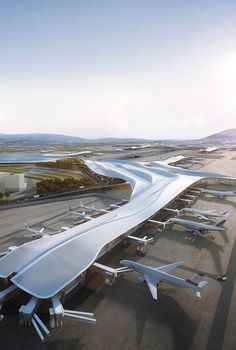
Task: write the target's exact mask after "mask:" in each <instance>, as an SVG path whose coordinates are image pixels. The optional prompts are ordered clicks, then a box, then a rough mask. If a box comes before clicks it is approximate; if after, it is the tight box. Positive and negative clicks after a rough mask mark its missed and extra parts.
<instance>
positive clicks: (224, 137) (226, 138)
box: [205, 128, 236, 142]
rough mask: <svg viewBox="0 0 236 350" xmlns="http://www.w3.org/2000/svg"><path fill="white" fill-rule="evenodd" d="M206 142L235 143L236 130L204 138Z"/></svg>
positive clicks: (224, 131) (228, 130)
mask: <svg viewBox="0 0 236 350" xmlns="http://www.w3.org/2000/svg"><path fill="white" fill-rule="evenodd" d="M205 140H208V141H218V142H236V128H234V129H227V130H223V131H220V132H218V133H216V134H213V135H210V136H208V137H206V138H205Z"/></svg>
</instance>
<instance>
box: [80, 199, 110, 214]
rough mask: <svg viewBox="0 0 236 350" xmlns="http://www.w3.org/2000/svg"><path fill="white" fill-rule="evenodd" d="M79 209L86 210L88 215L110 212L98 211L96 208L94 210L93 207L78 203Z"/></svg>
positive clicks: (107, 211)
mask: <svg viewBox="0 0 236 350" xmlns="http://www.w3.org/2000/svg"><path fill="white" fill-rule="evenodd" d="M80 207H81V208H83V209H85V210H87V211H88V212H90V213H91V212H98V213H109V212H110V211H109V210H106V209H98V208H95V207H94V206H88V205H85V204H83V203H82V202H80Z"/></svg>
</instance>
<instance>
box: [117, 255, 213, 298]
mask: <svg viewBox="0 0 236 350" xmlns="http://www.w3.org/2000/svg"><path fill="white" fill-rule="evenodd" d="M120 263H121V264H122V265H124V266H126V267H127V268H130V269H133V270H135V271H137V272H139V273H141V274H142V275H143V277H142V279H139V280H141V281H142V282H144V281H146V282H147V285H148V288H149V290H150V292H151V294H152V297H153V299H155V300H157V287H158V285H159V283H160V282H166V283H169V284H172V285H176V286H179V287H183V288H190V289H191V290H192V291H193V292H194V293H195V294H196V296H197V297H198V298H200V297H201V293H200V292H201V289H202V288H203V287H204V286H205V285H206V284H207V283H208V282H207V281H204V280H202V279H201V277H203V275H200V274H199V275H195V276H193V278H192V279H187V280H184V279H183V278H180V277H176V276H173V275H171V274H169V273H168V272H169V271H171V270H173V269H175V268H176V267H178V266H179V265H181V264H182V261H179V262H176V263H173V264H169V265H165V266H161V267H157V268H155V267H151V266H145V265H143V264H140V263H137V262H134V261H132V260H121V262H120Z"/></svg>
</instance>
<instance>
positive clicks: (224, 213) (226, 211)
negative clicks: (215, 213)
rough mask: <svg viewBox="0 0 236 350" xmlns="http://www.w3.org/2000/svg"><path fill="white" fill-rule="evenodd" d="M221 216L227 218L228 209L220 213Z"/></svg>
mask: <svg viewBox="0 0 236 350" xmlns="http://www.w3.org/2000/svg"><path fill="white" fill-rule="evenodd" d="M220 214H221V215H224V216H228V215H229V209H226V210H222V211H221V212H220Z"/></svg>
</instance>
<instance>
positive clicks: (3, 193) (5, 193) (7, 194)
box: [0, 192, 10, 199]
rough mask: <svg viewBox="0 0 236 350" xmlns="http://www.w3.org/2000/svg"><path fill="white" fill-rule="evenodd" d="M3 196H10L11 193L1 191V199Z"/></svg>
mask: <svg viewBox="0 0 236 350" xmlns="http://www.w3.org/2000/svg"><path fill="white" fill-rule="evenodd" d="M3 197H6V198H9V197H10V193H9V192H0V199H3Z"/></svg>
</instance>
